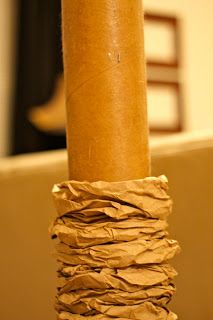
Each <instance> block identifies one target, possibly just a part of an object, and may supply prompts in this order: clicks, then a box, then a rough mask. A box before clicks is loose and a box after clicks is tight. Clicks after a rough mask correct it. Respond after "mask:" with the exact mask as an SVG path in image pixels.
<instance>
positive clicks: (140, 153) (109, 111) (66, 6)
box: [62, 0, 150, 181]
mask: <svg viewBox="0 0 213 320" xmlns="http://www.w3.org/2000/svg"><path fill="white" fill-rule="evenodd" d="M62 15H63V19H62V20H63V52H64V69H65V92H66V106H67V142H68V154H69V173H70V179H73V180H78V181H83V180H87V181H98V180H105V181H122V180H130V179H139V178H144V177H145V176H148V175H150V161H149V148H148V128H147V110H146V74H145V58H144V38H143V9H142V4H141V0H134V1H130V0H101V1H100V0H62Z"/></svg>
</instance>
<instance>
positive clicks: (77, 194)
mask: <svg viewBox="0 0 213 320" xmlns="http://www.w3.org/2000/svg"><path fill="white" fill-rule="evenodd" d="M167 190H168V181H167V179H166V177H165V176H160V177H159V178H155V177H148V178H145V179H142V180H133V181H125V182H123V181H122V182H103V181H99V182H76V181H67V182H63V183H61V184H57V185H55V186H54V188H53V196H54V200H55V205H56V209H57V212H58V215H59V216H64V215H72V216H74V217H76V218H78V217H79V219H82V220H84V219H83V217H84V216H85V217H86V218H87V221H88V222H89V218H90V217H91V218H92V219H94V217H97V216H100V217H102V216H108V217H111V218H113V219H117V220H120V219H127V218H129V217H132V216H143V217H148V218H149V217H151V218H156V219H166V218H167V217H168V215H169V214H170V212H171V206H172V201H171V199H170V197H169V196H168V194H167ZM76 213H78V214H76ZM79 213H80V215H79Z"/></svg>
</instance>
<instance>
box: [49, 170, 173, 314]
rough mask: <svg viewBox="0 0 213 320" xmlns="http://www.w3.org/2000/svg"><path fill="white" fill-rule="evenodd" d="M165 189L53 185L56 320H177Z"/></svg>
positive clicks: (156, 182)
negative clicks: (172, 303)
mask: <svg viewBox="0 0 213 320" xmlns="http://www.w3.org/2000/svg"><path fill="white" fill-rule="evenodd" d="M167 190H168V182H167V179H166V177H165V176H161V177H159V178H154V177H153V178H145V179H142V180H135V181H126V182H92V183H89V182H76V181H67V182H63V183H61V184H58V185H55V186H54V188H53V196H54V199H55V204H56V208H57V212H58V217H57V218H56V220H55V222H54V223H53V225H52V227H51V230H50V232H51V236H52V238H55V237H57V238H58V239H59V242H58V244H57V245H56V258H57V260H58V262H59V263H60V266H59V270H58V277H59V281H58V293H57V297H56V310H57V312H58V319H60V320H70V319H83V318H84V319H85V318H86V319H90V318H91V319H95V320H96V319H97V320H99V319H115V318H116V319H142V320H143V319H144V320H155V319H156V320H160V319H162V320H165V319H167V320H174V319H176V316H175V315H174V314H173V313H172V312H170V311H169V310H168V309H167V304H168V303H169V301H170V300H171V298H172V296H173V294H174V292H175V287H174V285H173V279H174V277H175V276H176V272H175V270H174V269H173V268H172V267H171V266H170V265H169V264H168V260H169V259H171V258H173V257H174V255H175V254H176V253H178V252H179V245H178V243H177V241H175V240H170V239H168V231H167V227H168V225H167V221H166V219H167V217H168V215H169V214H170V212H171V206H172V201H171V199H170V197H169V196H168V194H167Z"/></svg>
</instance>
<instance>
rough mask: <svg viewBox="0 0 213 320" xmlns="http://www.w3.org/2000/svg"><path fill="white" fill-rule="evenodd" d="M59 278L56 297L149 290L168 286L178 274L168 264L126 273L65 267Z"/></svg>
mask: <svg viewBox="0 0 213 320" xmlns="http://www.w3.org/2000/svg"><path fill="white" fill-rule="evenodd" d="M59 275H60V278H59V283H60V285H59V294H62V293H68V292H70V291H75V290H81V289H84V290H86V289H94V290H105V289H117V290H123V291H125V292H129V293H131V292H136V291H139V290H142V289H145V288H147V287H150V286H156V285H163V286H168V285H169V284H170V283H171V282H172V280H173V279H174V277H175V276H176V275H177V272H176V271H175V270H174V268H173V267H171V266H170V265H169V264H160V265H146V266H139V267H128V268H126V269H110V268H103V269H93V268H89V267H88V266H76V267H67V266H64V267H62V268H61V269H60V270H59ZM63 276H64V277H63Z"/></svg>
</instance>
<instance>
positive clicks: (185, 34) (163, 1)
mask: <svg viewBox="0 0 213 320" xmlns="http://www.w3.org/2000/svg"><path fill="white" fill-rule="evenodd" d="M144 6H145V9H146V10H149V11H155V12H162V13H168V14H176V15H178V16H179V17H180V18H181V25H182V27H181V28H182V30H181V31H182V54H183V57H182V58H183V68H182V72H181V78H182V81H183V83H184V99H185V112H184V114H185V127H186V130H202V129H207V128H213V37H212V32H213V18H212V12H213V1H212V0H144ZM147 36H148V35H147Z"/></svg>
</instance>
